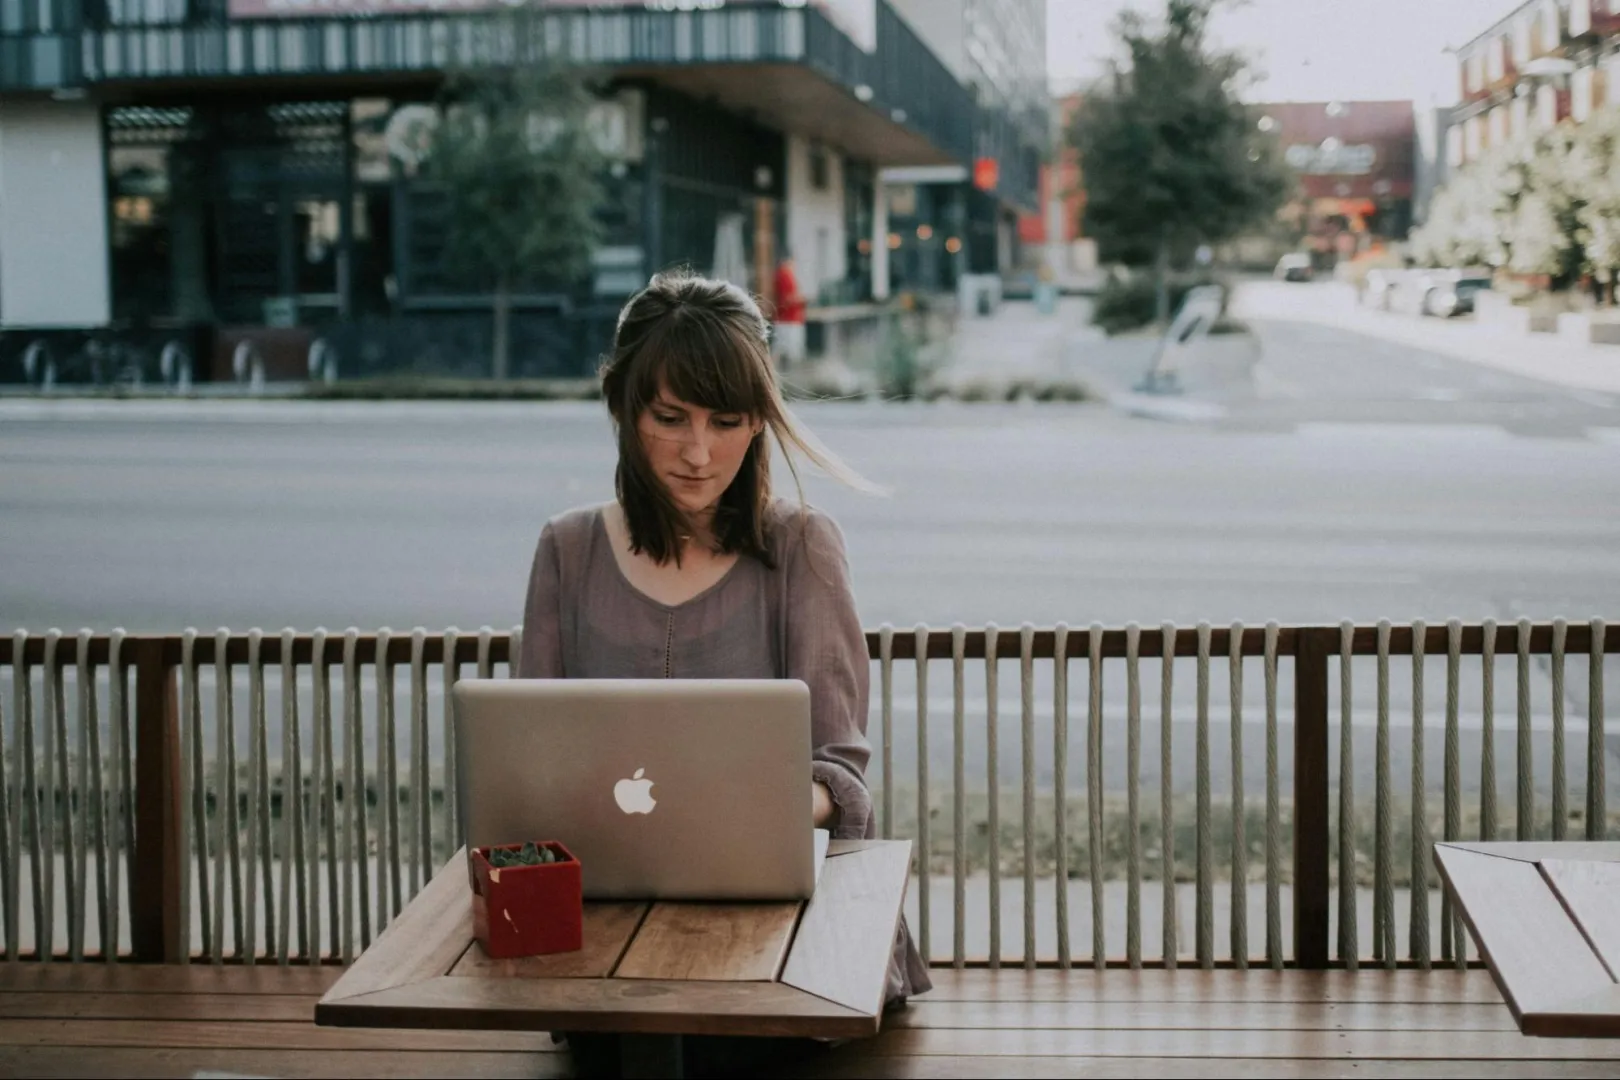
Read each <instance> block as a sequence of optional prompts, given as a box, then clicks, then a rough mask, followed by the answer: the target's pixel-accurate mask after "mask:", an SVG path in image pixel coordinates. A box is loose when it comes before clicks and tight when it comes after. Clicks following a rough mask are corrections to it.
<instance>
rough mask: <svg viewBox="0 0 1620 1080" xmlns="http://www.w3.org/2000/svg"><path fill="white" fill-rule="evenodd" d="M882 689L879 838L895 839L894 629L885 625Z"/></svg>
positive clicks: (881, 643) (880, 671)
mask: <svg viewBox="0 0 1620 1080" xmlns="http://www.w3.org/2000/svg"><path fill="white" fill-rule="evenodd" d="M878 686H879V689H880V696H881V701H882V703H883V704H882V708H881V709H879V711H878V723H879V724H881V725H882V728H883V730H882V732H880V739H879V745H881V746H882V747H883V806H882V810H883V816H882V818H881V819H880V820H879V821H878V835H879V836H881V837H883V839H885V840H892V839H893V838H894V627H893V626H890V625H889V624H888V623H884V624H883V625H882V626H881V627H879V628H878Z"/></svg>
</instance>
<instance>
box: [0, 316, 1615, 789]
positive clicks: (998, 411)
mask: <svg viewBox="0 0 1620 1080" xmlns="http://www.w3.org/2000/svg"><path fill="white" fill-rule="evenodd" d="M1258 330H1259V348H1258V350H1256V352H1255V354H1254V357H1253V362H1252V364H1249V365H1247V370H1245V371H1240V372H1238V373H1237V374H1236V375H1233V374H1232V373H1231V372H1229V371H1224V369H1223V373H1222V374H1221V375H1220V376H1219V377H1218V378H1216V379H1214V380H1213V381H1209V382H1206V384H1204V389H1203V390H1202V391H1199V390H1198V389H1197V387H1198V386H1199V385H1200V384H1199V383H1198V379H1197V378H1196V374H1197V373H1196V370H1194V371H1193V375H1194V377H1193V378H1191V379H1189V385H1192V386H1194V388H1195V394H1194V396H1195V397H1197V396H1198V394H1199V393H1203V392H1206V391H1207V395H1208V397H1209V398H1210V400H1216V401H1218V402H1219V412H1218V414H1216V415H1213V416H1211V417H1210V418H1208V419H1206V420H1205V421H1204V422H1200V423H1174V422H1167V421H1164V420H1155V419H1143V418H1140V417H1136V416H1131V415H1127V414H1125V413H1122V412H1121V411H1119V410H1118V409H1115V408H1111V407H1110V406H1109V405H1107V404H1101V403H1092V404H1083V405H1059V404H1040V405H1038V404H929V405H924V404H916V405H885V404H877V403H849V404H836V405H819V406H810V407H805V408H803V409H802V415H803V416H804V418H805V419H806V420H807V422H808V423H809V424H810V425H811V426H812V427H813V428H814V429H815V430H816V432H817V433H818V434H819V435H820V436H821V437H822V438H823V439H824V440H825V441H826V442H827V443H829V444H830V445H831V446H832V447H833V448H834V449H835V450H837V451H838V452H840V453H841V454H843V455H844V456H845V457H846V458H847V459H848V460H849V461H850V463H851V464H853V465H854V466H855V467H856V468H858V469H859V470H860V471H862V472H863V473H864V474H866V475H867V476H868V477H870V478H871V479H873V480H875V481H877V482H879V483H881V484H884V485H886V486H888V487H889V488H890V489H891V494H889V495H888V496H887V497H880V498H879V497H870V496H866V495H862V494H859V493H855V492H851V491H848V490H845V489H842V488H839V487H837V486H835V485H833V484H831V483H829V482H826V481H823V480H820V479H810V480H807V483H806V490H807V492H808V494H809V496H810V497H811V499H812V500H813V501H815V502H817V503H818V504H820V505H822V506H823V507H825V508H826V509H828V510H830V511H831V512H832V513H833V514H834V515H835V516H836V517H837V518H838V520H839V521H840V522H841V524H842V526H843V529H844V531H845V534H846V537H847V541H848V547H849V554H850V559H851V562H852V565H853V570H854V576H855V583H856V590H857V596H858V601H859V606H860V611H861V615H862V618H863V621H864V622H865V623H866V624H867V625H868V626H876V625H878V624H881V623H884V622H890V623H893V624H895V625H896V626H901V627H908V628H909V627H911V626H912V625H914V624H916V623H918V622H924V623H928V624H930V625H933V626H948V625H949V624H951V623H952V622H957V621H960V622H963V623H966V624H968V625H970V626H977V625H981V624H983V623H985V622H987V621H995V622H997V623H999V624H1001V625H1002V626H1004V627H1016V626H1017V625H1018V624H1019V623H1020V622H1023V621H1029V622H1033V623H1036V624H1038V625H1050V624H1052V623H1055V622H1058V621H1066V622H1068V623H1069V624H1070V625H1074V626H1083V625H1085V624H1087V623H1090V622H1092V621H1099V622H1102V623H1104V624H1107V625H1121V624H1123V623H1125V622H1127V621H1131V620H1135V621H1138V622H1140V623H1142V624H1143V625H1149V626H1151V625H1156V624H1157V623H1159V622H1160V621H1163V620H1170V621H1173V622H1176V623H1178V624H1183V625H1186V624H1190V623H1192V622H1195V621H1197V620H1200V619H1207V620H1210V621H1211V622H1213V623H1215V624H1217V625H1220V624H1224V623H1228V622H1231V621H1233V620H1243V621H1246V622H1251V623H1261V622H1264V621H1266V620H1268V619H1275V620H1278V621H1280V622H1282V623H1284V624H1288V623H1332V622H1337V621H1339V620H1341V619H1353V620H1356V621H1358V622H1363V623H1365V622H1372V621H1375V620H1377V619H1380V618H1389V619H1392V620H1396V621H1402V620H1409V619H1412V618H1415V617H1422V618H1425V619H1428V620H1430V621H1444V620H1445V619H1447V618H1449V617H1453V616H1455V617H1460V618H1463V619H1465V620H1479V619H1483V618H1495V619H1498V620H1501V621H1511V620H1514V619H1517V618H1518V617H1520V616H1529V617H1532V618H1537V619H1545V618H1551V617H1555V616H1564V617H1568V618H1570V619H1572V620H1585V619H1587V618H1589V617H1591V616H1593V615H1608V616H1615V615H1616V613H1617V612H1620V574H1617V573H1616V572H1615V571H1616V566H1617V560H1616V552H1617V550H1620V407H1617V405H1616V403H1615V402H1614V401H1612V400H1609V399H1607V398H1604V397H1602V396H1598V395H1592V394H1584V393H1578V392H1569V391H1565V390H1561V389H1558V388H1556V387H1551V386H1547V385H1543V384H1540V383H1536V382H1531V381H1528V380H1523V379H1516V378H1513V377H1510V376H1506V375H1502V374H1499V373H1496V372H1493V371H1490V370H1487V369H1484V368H1479V367H1475V366H1473V365H1470V364H1468V363H1465V362H1459V361H1455V360H1451V359H1445V358H1441V357H1439V356H1435V355H1431V354H1427V353H1423V352H1420V351H1417V350H1413V349H1410V348H1406V347H1403V346H1396V345H1391V344H1388V343H1383V342H1377V341H1373V340H1371V339H1367V338H1363V337H1358V336H1356V335H1354V334H1350V333H1347V332H1345V331H1342V330H1336V329H1331V328H1327V327H1323V326H1316V325H1312V324H1310V323H1309V322H1308V321H1291V322H1285V321H1273V322H1266V323H1263V324H1260V325H1259V326H1258ZM1131 348H1138V349H1139V348H1140V345H1139V344H1137V345H1133V344H1132V343H1123V344H1120V343H1106V342H1099V341H1097V340H1096V339H1095V338H1094V337H1093V336H1091V335H1089V334H1087V333H1085V332H1084V331H1082V330H1081V329H1080V328H1078V327H1077V328H1076V331H1075V333H1074V335H1073V338H1072V340H1071V341H1070V343H1069V346H1068V353H1067V355H1066V356H1065V357H1063V363H1064V365H1065V367H1066V369H1067V370H1069V371H1070V372H1078V373H1081V374H1082V375H1084V377H1086V378H1088V379H1092V380H1095V381H1096V382H1098V383H1099V385H1101V384H1106V383H1107V382H1108V380H1109V378H1110V372H1112V373H1113V374H1114V375H1116V376H1118V377H1119V378H1120V379H1123V378H1125V377H1126V376H1127V375H1129V374H1130V373H1131V372H1133V371H1134V370H1136V363H1137V361H1138V360H1139V359H1140V356H1139V355H1135V354H1130V349H1131ZM1182 360H1183V362H1184V363H1185V364H1186V365H1187V366H1188V367H1190V368H1194V369H1195V368H1196V365H1197V357H1196V356H1193V357H1184V358H1182ZM612 456H613V447H612V443H611V441H610V439H609V432H608V428H607V423H606V419H605V417H604V415H603V414H602V411H601V409H600V407H599V406H596V405H588V404H577V403H576V404H549V403H536V404H488V405H402V404H365V405H359V404H357V405H315V404H298V403H295V404H274V403H264V404H255V403H249V402H236V401H222V402H212V403H172V404H171V403H149V404H139V403H133V404H132V403H107V404H89V403H61V404H58V405H47V406H38V405H34V404H31V403H19V402H15V401H11V402H0V629H4V630H7V631H9V630H10V629H12V628H19V627H26V628H28V629H29V630H32V631H40V630H44V629H46V628H47V627H52V626H55V627H61V628H63V629H64V630H67V631H69V632H71V631H73V630H76V629H77V628H79V627H81V626H86V627H91V628H94V629H96V630H107V629H110V628H112V627H115V626H122V627H124V628H126V629H128V630H130V631H132V632H135V631H169V632H173V631H178V630H179V629H181V628H183V627H187V626H192V627H197V628H199V629H201V630H204V631H205V632H211V631H212V630H213V629H214V628H216V627H222V626H225V627H230V628H232V629H234V630H246V629H248V628H249V627H254V626H257V627H261V628H263V629H265V630H266V631H267V632H273V631H276V630H279V629H280V628H281V627H283V626H292V627H296V628H298V629H300V630H309V629H312V628H314V627H316V626H325V627H327V628H329V629H332V630H341V629H342V628H344V627H348V626H358V627H361V628H364V629H371V628H375V627H379V626H391V627H393V628H394V629H395V630H396V631H398V630H408V629H409V628H411V627H414V626H418V625H420V626H425V627H427V628H429V629H430V630H438V629H442V628H444V627H447V626H452V625H454V626H459V627H461V628H463V629H467V628H475V627H478V626H480V625H483V624H490V625H493V626H497V627H507V626H510V625H512V624H513V623H514V622H517V621H519V619H520V618H521V606H522V598H523V591H524V585H525V579H526V575H527V572H528V566H529V559H530V556H531V553H532V550H533V545H534V541H535V538H536V536H537V534H538V532H539V529H540V526H541V524H542V523H543V522H544V521H545V519H546V518H547V517H548V516H550V515H552V514H554V513H557V512H558V511H560V510H563V509H565V508H567V507H570V506H574V505H577V504H580V503H585V502H590V501H595V500H601V499H605V498H607V497H608V496H609V495H610V493H611V474H612ZM779 475H780V476H781V477H782V479H783V486H784V487H787V488H789V489H790V488H791V481H790V480H788V479H787V477H786V473H785V471H781V472H779ZM1507 662H1508V663H1509V664H1510V662H1511V658H1509V660H1508V661H1507ZM1014 668H1015V666H1014ZM1014 668H1009V669H1007V670H1006V672H1005V674H1004V675H1003V677H1002V680H1001V684H1002V698H1003V701H1004V705H1003V710H1004V713H1003V714H1004V716H1007V717H1009V718H1011V717H1015V716H1016V708H1017V686H1016V674H1015V670H1014ZM1361 670H1362V669H1361V668H1358V672H1360V671H1361ZM907 675H908V677H909V673H907ZM1510 676H1511V667H1510V666H1508V667H1504V669H1503V672H1502V674H1501V675H1500V676H1499V680H1500V681H1501V685H1502V690H1501V691H1500V698H1501V700H1500V702H1499V705H1498V709H1499V711H1501V712H1502V714H1503V715H1502V717H1501V718H1499V720H1498V723H1499V725H1502V724H1504V721H1505V720H1506V719H1510V718H1511V709H1512V705H1511V698H1510V697H1509V696H1508V695H1509V688H1510V686H1511V684H1510V683H1509V682H1508V681H1507V680H1508V679H1509V678H1510ZM1615 677H1620V670H1617V671H1613V672H1612V673H1611V681H1612V680H1613V679H1614V678H1615ZM1191 678H1192V675H1191V673H1190V671H1188V672H1186V673H1183V674H1178V683H1179V686H1180V687H1181V693H1179V694H1178V699H1177V700H1178V703H1182V704H1178V709H1177V713H1178V716H1180V717H1182V718H1183V719H1189V718H1190V713H1189V711H1188V710H1189V709H1190V708H1191V705H1190V702H1191V698H1190V696H1187V694H1186V691H1188V690H1189V689H1190V687H1191ZM1357 678H1358V680H1361V681H1360V682H1359V683H1358V685H1359V686H1361V687H1366V688H1369V689H1370V687H1371V685H1372V682H1371V673H1370V670H1368V672H1367V674H1366V675H1361V674H1358V676H1357ZM1537 679H1538V682H1537V691H1536V692H1537V701H1538V704H1537V707H1536V711H1537V714H1538V717H1539V716H1540V714H1541V713H1543V712H1545V711H1546V705H1545V704H1542V703H1545V702H1547V701H1549V700H1550V696H1549V693H1548V692H1547V690H1546V683H1545V675H1544V673H1538V675H1537ZM1122 681H1123V680H1115V682H1114V683H1113V684H1111V685H1110V687H1109V697H1110V700H1115V699H1116V698H1117V696H1118V694H1119V693H1120V692H1121V691H1122V687H1120V686H1119V685H1118V684H1119V683H1120V682H1122ZM1570 681H1571V683H1572V684H1577V683H1584V677H1581V678H1576V677H1573V676H1572V678H1571V680H1570ZM1224 682H1225V678H1224V672H1223V673H1222V674H1221V675H1220V676H1219V677H1218V679H1217V686H1218V692H1217V700H1219V699H1220V689H1222V688H1224ZM1430 682H1431V694H1433V693H1437V692H1443V685H1442V686H1440V688H1439V690H1436V689H1435V687H1436V685H1437V684H1439V683H1440V679H1439V677H1438V676H1434V675H1431V678H1430ZM973 683H974V684H975V685H976V686H979V687H980V689H978V690H977V691H975V689H974V686H970V688H969V693H970V695H973V694H974V693H975V692H977V693H978V694H979V695H981V696H982V680H981V679H979V678H978V677H975V678H974V680H973ZM1579 690H1580V687H1572V689H1571V690H1570V695H1571V696H1570V700H1569V703H1568V707H1569V711H1570V715H1571V717H1572V721H1573V720H1574V719H1576V718H1578V717H1581V716H1584V710H1585V705H1584V698H1582V697H1581V696H1580V694H1579ZM910 692H911V691H910V690H909V684H906V683H903V684H901V685H900V686H899V688H898V691H897V693H898V694H899V700H898V701H897V711H899V715H901V716H902V717H904V716H909V715H914V713H912V712H908V711H907V710H913V709H914V705H913V704H911V703H909V702H908V699H907V697H906V695H907V694H909V693H910ZM1043 693H1044V691H1043ZM1077 693H1078V690H1077ZM1259 693H1260V677H1259V674H1258V671H1255V672H1254V673H1253V674H1251V677H1250V678H1249V680H1248V683H1247V685H1246V694H1245V698H1246V699H1247V700H1248V701H1249V702H1250V703H1251V706H1253V705H1255V704H1256V703H1257V702H1258V695H1259ZM1398 693H1399V688H1397V694H1398ZM949 695H950V686H949V680H948V677H945V678H943V679H941V678H936V679H935V680H934V682H933V683H931V694H930V697H931V698H932V699H933V700H934V701H935V702H936V703H944V702H948V700H949ZM1038 700H1040V701H1042V702H1046V701H1049V697H1046V696H1042V697H1040V698H1039V699H1038ZM1284 700H1286V698H1285V699H1284ZM1397 700H1398V699H1397ZM1468 700H1469V701H1473V700H1477V692H1473V691H1471V692H1470V695H1469V697H1468ZM1076 701H1077V709H1078V708H1081V707H1083V702H1084V698H1083V697H1077V699H1076ZM1466 705H1467V702H1465V706H1466ZM941 707H944V706H943V705H941ZM1149 707H1150V708H1152V707H1154V706H1151V704H1150V706H1149ZM1370 707H1371V704H1370V697H1369V696H1367V695H1363V696H1361V697H1358V701H1357V708H1358V717H1357V718H1358V721H1360V720H1365V719H1367V718H1368V717H1369V716H1370V713H1369V712H1368V711H1367V710H1369V709H1370ZM1217 708H1223V706H1219V705H1218V706H1217ZM1044 709H1045V707H1044V706H1043V711H1044ZM272 715H274V714H272ZM1149 715H1156V713H1149ZM1223 715H1224V713H1221V712H1218V713H1217V716H1223ZM1249 719H1250V720H1251V721H1256V720H1258V719H1259V717H1258V716H1256V715H1254V714H1252V713H1251V715H1250V717H1249ZM909 722H911V721H908V723H909ZM1044 724H1045V722H1044V721H1043V724H1042V730H1043V731H1044ZM1538 725H1542V726H1544V721H1541V720H1538ZM435 726H436V725H435ZM1008 726H1014V727H1015V725H1008ZM1499 738H1500V736H1499ZM1222 741H1223V740H1217V742H1218V743H1219V742H1222ZM1438 741H1439V740H1438V738H1437V737H1435V738H1432V739H1431V743H1435V744H1437V743H1438ZM979 742H980V744H981V745H980V747H979V749H977V750H974V749H973V748H971V747H970V755H972V754H980V753H982V737H981V738H980V740H979ZM1122 742H1123V740H1122V739H1112V741H1111V744H1110V745H1111V746H1112V747H1116V748H1117V747H1120V746H1121V744H1122ZM1247 744H1248V745H1247V746H1246V752H1245V756H1246V757H1247V756H1249V755H1250V754H1253V753H1255V752H1259V751H1262V750H1263V746H1262V745H1261V744H1260V743H1259V740H1258V739H1256V738H1253V737H1251V738H1249V739H1248V740H1247ZM896 749H897V754H898V755H899V756H900V757H899V760H900V762H901V767H902V768H905V767H906V765H905V762H906V761H907V760H908V755H910V754H912V753H914V751H913V750H911V749H908V743H907V740H905V739H904V738H901V739H900V740H899V741H898V742H897V747H896ZM1504 749H1506V748H1505V747H1504ZM940 752H941V751H940V750H939V748H938V747H937V746H936V748H935V751H934V754H938V753H940ZM1219 752H1220V751H1218V753H1219ZM944 753H946V754H948V749H947V750H945V751H944ZM931 756H934V755H931ZM1499 756H1500V751H1499ZM1003 760H1004V761H1011V762H1012V763H1013V767H1016V753H1015V752H1014V753H1009V752H1008V751H1007V750H1004V752H1003ZM1541 760H1545V757H1543V758H1542V759H1541ZM946 762H948V757H947V758H946ZM1259 764H1260V767H1259V768H1256V767H1255V766H1254V765H1251V766H1250V768H1249V770H1248V775H1249V776H1250V777H1251V778H1254V777H1256V776H1260V777H1263V775H1264V773H1263V757H1262V758H1261V759H1260V762H1259ZM947 767H948V766H947ZM975 767H977V766H975ZM1178 771H1179V770H1178ZM1611 772H1613V773H1620V769H1614V770H1611ZM936 775H939V773H937V772H936ZM946 775H948V772H947V773H946Z"/></svg>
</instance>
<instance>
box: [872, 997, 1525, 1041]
mask: <svg viewBox="0 0 1620 1080" xmlns="http://www.w3.org/2000/svg"><path fill="white" fill-rule="evenodd" d="M885 1026H886V1027H888V1028H893V1029H899V1028H1066V1029H1070V1030H1076V1031H1091V1030H1116V1031H1125V1030H1138V1031H1170V1030H1186V1031H1209V1030H1218V1029H1228V1030H1233V1031H1513V1032H1516V1031H1518V1030H1519V1028H1518V1025H1517V1024H1515V1023H1514V1022H1513V1015H1512V1014H1511V1013H1509V1012H1508V1010H1507V1007H1506V1006H1505V1005H1503V1004H1502V1003H1501V1002H1497V1003H1496V1004H1494V1005H1454V1004H1443V1005H1430V1006H1426V1007H1424V1008H1422V1009H1414V1008H1412V1007H1411V1006H1409V1005H1399V1004H1388V1003H1383V1002H1356V1003H1351V1004H1344V1003H1339V1002H1285V1003H1255V1002H1231V1001H1206V1002H1203V1003H1201V1004H1199V1005H1198V1006H1197V1007H1196V1008H1188V1007H1187V1005H1186V1004H1185V1003H1176V1002H1138V1001H930V1000H929V999H928V998H927V997H926V996H925V997H922V998H919V999H917V1000H916V1001H915V1002H913V1003H912V1004H911V1006H910V1007H909V1008H907V1009H905V1010H904V1011H902V1012H900V1013H897V1014H894V1015H892V1016H890V1017H889V1019H888V1021H887V1023H886V1025H885Z"/></svg>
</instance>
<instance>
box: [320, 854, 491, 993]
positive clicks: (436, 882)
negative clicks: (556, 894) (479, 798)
mask: <svg viewBox="0 0 1620 1080" xmlns="http://www.w3.org/2000/svg"><path fill="white" fill-rule="evenodd" d="M466 864H467V851H466V849H465V848H462V849H461V850H459V851H457V852H456V853H455V854H454V855H452V856H450V861H449V862H447V863H446V864H445V865H444V866H443V867H442V868H440V870H439V872H438V873H437V874H435V875H434V876H433V880H431V881H429V882H428V883H427V885H426V886H425V887H424V888H423V889H422V891H421V892H420V893H418V894H417V895H416V899H414V900H412V901H411V902H410V903H409V904H407V905H406V907H405V910H404V911H402V912H400V913H399V916H398V917H397V918H395V919H394V921H393V922H391V923H389V924H388V928H387V929H386V930H384V931H383V932H382V934H381V935H380V936H379V937H378V938H377V940H376V941H374V942H372V943H371V947H370V948H369V949H367V950H365V951H364V952H362V953H361V954H360V955H359V956H358V957H357V958H356V959H355V962H354V963H353V964H352V965H350V967H349V970H348V971H347V972H346V973H345V974H344V976H343V977H342V978H341V979H339V980H338V981H337V984H336V985H334V986H333V987H332V989H330V990H328V991H327V992H326V998H327V999H328V1000H332V1001H337V1000H340V999H342V998H347V997H356V996H359V995H361V994H369V993H371V992H372V991H374V990H379V989H382V988H383V987H390V986H401V985H405V984H408V983H412V982H416V981H418V980H421V979H431V978H435V977H437V976H440V975H443V974H444V973H445V972H447V971H449V970H450V969H451V967H453V966H454V965H455V963H456V962H457V961H458V960H459V959H460V958H461V956H462V955H463V954H464V953H465V952H466V951H467V946H468V944H469V943H470V942H471V941H472V936H473V914H472V887H471V884H470V882H469V880H468V878H467V872H466Z"/></svg>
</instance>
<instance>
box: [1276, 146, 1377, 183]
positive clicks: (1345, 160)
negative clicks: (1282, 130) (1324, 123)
mask: <svg viewBox="0 0 1620 1080" xmlns="http://www.w3.org/2000/svg"><path fill="white" fill-rule="evenodd" d="M1284 157H1285V158H1286V159H1287V161H1288V164H1289V165H1290V166H1292V167H1293V168H1294V169H1295V170H1297V171H1299V172H1301V173H1304V174H1305V175H1307V176H1365V175H1367V174H1368V173H1370V172H1372V169H1373V165H1374V164H1376V163H1377V161H1378V151H1377V150H1376V149H1374V148H1373V147H1372V146H1369V145H1368V144H1366V143H1352V144H1349V145H1346V144H1344V143H1341V142H1339V141H1338V140H1336V139H1324V140H1322V142H1321V144H1320V145H1317V146H1312V145H1311V144H1310V143H1295V144H1294V145H1292V146H1290V147H1289V148H1288V149H1287V150H1286V151H1284Z"/></svg>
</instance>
